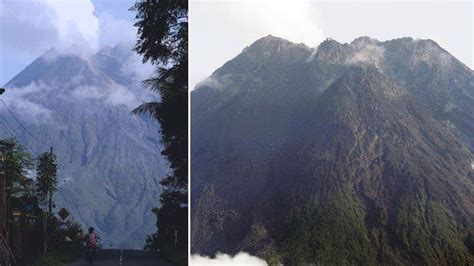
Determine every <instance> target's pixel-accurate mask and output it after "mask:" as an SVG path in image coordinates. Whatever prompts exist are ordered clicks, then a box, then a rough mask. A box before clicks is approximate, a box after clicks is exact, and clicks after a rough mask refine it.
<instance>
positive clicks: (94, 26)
mask: <svg viewBox="0 0 474 266" xmlns="http://www.w3.org/2000/svg"><path fill="white" fill-rule="evenodd" d="M134 3H135V1H134V0H0V19H1V24H0V85H4V84H5V83H6V82H8V81H9V80H10V79H11V78H12V77H13V76H15V75H16V74H18V73H19V72H20V71H21V70H22V69H24V68H25V67H26V66H27V65H28V64H30V63H31V62H32V61H33V60H34V59H36V58H37V57H38V56H40V55H41V54H42V53H43V52H45V51H46V50H47V49H49V48H51V47H67V46H70V45H72V44H75V45H78V46H80V47H81V48H85V49H90V50H91V51H94V50H96V49H98V48H100V47H101V46H103V45H110V46H113V45H115V44H117V43H119V42H134V40H135V35H136V29H135V28H134V27H133V26H132V24H133V19H134V16H135V14H134V12H132V11H128V9H129V8H130V7H131V6H133V4H134Z"/></svg>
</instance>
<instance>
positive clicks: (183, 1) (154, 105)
mask: <svg viewBox="0 0 474 266" xmlns="http://www.w3.org/2000/svg"><path fill="white" fill-rule="evenodd" d="M132 10H135V11H136V17H135V19H136V23H135V26H136V27H137V28H138V40H137V43H136V46H135V51H136V52H137V53H138V54H140V55H142V56H143V62H151V63H152V64H154V65H155V66H156V74H155V76H154V77H152V78H150V79H148V80H145V81H144V85H145V86H146V87H147V88H149V89H150V90H151V91H153V92H155V93H157V94H158V96H159V99H158V100H157V101H154V102H148V103H144V104H142V105H140V106H139V107H138V108H136V109H135V110H134V112H135V113H142V114H148V115H151V116H152V117H154V118H155V119H156V120H157V121H158V122H159V123H160V126H161V136H162V142H163V144H164V150H163V152H162V154H163V155H164V156H166V158H167V159H168V160H169V162H170V166H171V170H172V172H171V174H170V175H169V176H168V177H166V178H165V179H163V180H162V181H161V184H162V185H163V187H164V191H163V192H162V194H161V196H160V203H161V206H160V207H159V208H155V209H154V210H153V212H154V213H155V214H156V216H157V223H156V225H157V228H158V232H157V233H155V234H153V235H151V236H149V237H148V239H147V243H146V248H148V249H152V250H159V251H160V252H161V253H162V254H163V255H164V256H167V257H169V258H173V257H174V258H177V257H181V258H182V259H183V261H185V260H186V257H187V242H188V240H187V220H188V211H187V199H188V196H187V195H188V194H187V193H188V178H187V172H188V161H187V157H188V156H187V151H188V1H187V0H163V1H151V0H150V1H138V2H137V3H136V4H135V5H134V7H132ZM174 239H176V241H173V240H174Z"/></svg>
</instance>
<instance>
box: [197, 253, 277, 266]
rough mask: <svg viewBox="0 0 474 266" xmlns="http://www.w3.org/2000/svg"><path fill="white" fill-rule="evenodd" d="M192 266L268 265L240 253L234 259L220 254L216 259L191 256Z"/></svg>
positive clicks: (256, 258) (258, 259)
mask: <svg viewBox="0 0 474 266" xmlns="http://www.w3.org/2000/svg"><path fill="white" fill-rule="evenodd" d="M189 265H191V266H241V265H246V266H266V265H268V264H267V263H266V262H265V261H264V260H262V259H260V258H258V257H255V256H252V255H249V254H247V253H244V252H240V253H238V254H237V255H235V256H234V257H231V256H230V255H227V254H222V253H218V254H217V255H216V257H215V258H210V257H203V256H200V255H196V254H195V255H191V257H190V259H189Z"/></svg>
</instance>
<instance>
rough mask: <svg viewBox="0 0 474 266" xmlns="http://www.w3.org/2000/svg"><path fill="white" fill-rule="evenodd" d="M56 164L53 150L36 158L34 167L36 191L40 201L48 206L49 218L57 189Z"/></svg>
mask: <svg viewBox="0 0 474 266" xmlns="http://www.w3.org/2000/svg"><path fill="white" fill-rule="evenodd" d="M56 168H57V164H56V155H54V153H53V150H52V149H51V151H49V152H44V153H43V154H41V155H40V156H39V157H38V164H37V166H36V189H37V191H38V193H39V196H40V200H41V201H42V202H44V203H47V204H48V215H49V216H51V214H52V209H53V193H54V192H55V191H56V189H57V182H58V181H57V176H56V171H57V169H56Z"/></svg>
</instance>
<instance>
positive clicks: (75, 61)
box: [0, 45, 169, 248]
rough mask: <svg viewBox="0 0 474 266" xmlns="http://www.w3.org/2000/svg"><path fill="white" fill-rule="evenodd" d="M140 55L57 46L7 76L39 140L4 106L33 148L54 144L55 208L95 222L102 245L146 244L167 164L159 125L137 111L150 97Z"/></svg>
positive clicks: (11, 95)
mask: <svg viewBox="0 0 474 266" xmlns="http://www.w3.org/2000/svg"><path fill="white" fill-rule="evenodd" d="M76 48H77V47H76ZM137 58H138V57H137ZM137 58H134V55H133V54H132V52H131V49H130V48H129V47H127V46H124V45H120V46H117V47H114V48H111V47H107V48H104V49H102V50H101V51H99V52H98V53H96V54H88V53H81V52H80V50H76V49H71V50H68V51H59V50H56V49H51V50H49V51H47V52H46V53H45V54H43V55H42V56H40V57H39V58H38V59H36V60H35V61H34V62H32V63H31V64H30V65H29V66H28V67H26V68H25V69H24V70H23V71H22V72H20V73H19V74H18V75H17V76H15V77H14V78H13V79H12V80H11V81H10V82H8V83H7V84H6V87H7V88H9V91H8V93H6V94H5V98H4V99H5V102H6V103H7V104H9V105H10V108H11V109H12V110H13V111H14V112H15V113H17V115H18V116H19V119H20V120H21V121H22V122H23V123H24V124H25V125H26V126H27V127H28V128H29V130H30V131H31V132H32V133H33V134H35V136H37V138H38V139H39V140H41V143H40V142H38V141H37V140H35V139H33V138H31V136H29V134H27V132H26V131H25V130H24V129H23V128H21V127H20V126H19V125H18V124H17V123H16V121H15V120H14V119H13V118H12V117H11V116H9V114H8V113H7V112H6V111H5V112H3V110H2V112H1V113H0V116H1V117H2V118H3V119H6V121H7V122H9V124H10V125H11V126H12V127H14V129H15V131H16V132H18V133H19V136H18V137H19V140H20V141H21V142H23V143H24V144H25V145H26V146H28V147H32V149H33V150H34V151H35V152H38V153H39V152H43V151H46V150H48V149H49V147H48V146H49V145H51V146H53V147H54V151H55V153H56V154H57V158H58V163H59V165H58V168H59V170H58V177H59V184H58V187H59V189H58V192H57V194H56V197H55V202H56V206H57V209H58V210H59V209H60V208H62V207H64V208H66V209H67V210H68V211H69V212H70V213H71V217H72V218H73V219H75V220H76V221H78V222H80V223H81V224H83V226H85V227H90V226H93V227H95V228H96V229H97V231H98V234H99V235H100V236H101V239H102V241H101V244H102V245H103V246H104V248H109V247H111V246H113V247H114V248H142V247H143V246H144V243H145V236H146V235H147V234H150V233H153V232H154V231H155V230H156V228H155V221H156V218H155V216H154V215H153V213H152V212H151V209H152V208H154V207H156V206H157V205H158V204H159V195H160V193H161V186H160V185H159V180H160V179H161V178H162V177H164V176H165V175H166V173H167V172H168V171H169V170H168V165H167V162H166V160H165V159H164V158H163V157H162V156H161V155H160V151H161V149H162V148H161V145H160V139H159V137H158V136H159V135H158V134H159V133H158V132H159V125H158V124H157V123H156V122H154V121H152V120H151V119H147V118H144V117H140V116H136V115H133V114H132V113H131V110H133V108H135V107H137V106H138V105H139V104H140V103H141V102H143V101H146V100H150V99H152V98H151V97H152V96H151V95H148V94H147V93H146V90H145V89H143V88H142V87H141V86H140V80H139V79H138V76H137V75H136V73H132V72H130V71H132V70H135V71H139V70H138V69H136V68H135V69H134V68H133V64H134V63H136V62H139V61H137ZM136 66H139V64H137V65H136ZM2 133H3V132H2ZM1 137H4V136H1ZM43 142H44V144H43Z"/></svg>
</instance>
